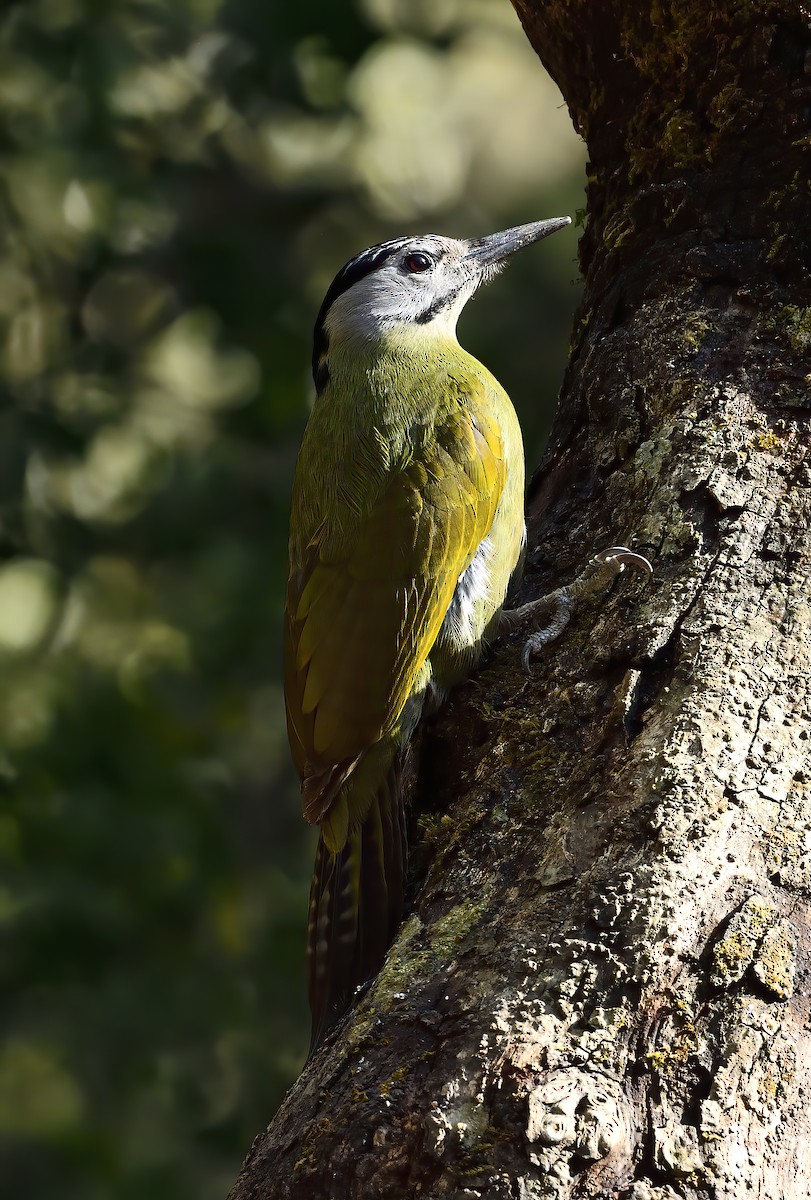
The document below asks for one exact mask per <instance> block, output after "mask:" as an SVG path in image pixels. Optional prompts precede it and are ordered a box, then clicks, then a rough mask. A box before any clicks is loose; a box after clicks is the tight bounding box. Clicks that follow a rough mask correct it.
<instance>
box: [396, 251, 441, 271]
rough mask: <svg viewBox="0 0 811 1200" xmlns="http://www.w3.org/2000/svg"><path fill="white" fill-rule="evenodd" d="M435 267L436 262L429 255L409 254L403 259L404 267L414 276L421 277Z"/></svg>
mask: <svg viewBox="0 0 811 1200" xmlns="http://www.w3.org/2000/svg"><path fill="white" fill-rule="evenodd" d="M433 265H434V260H433V259H432V258H431V257H430V256H429V255H427V254H420V253H419V252H417V253H415V254H407V255H406V256H405V258H404V259H403V266H404V267H405V269H406V270H407V271H410V272H411V274H412V275H421V274H422V272H423V271H429V270H430V269H431V267H432V266H433Z"/></svg>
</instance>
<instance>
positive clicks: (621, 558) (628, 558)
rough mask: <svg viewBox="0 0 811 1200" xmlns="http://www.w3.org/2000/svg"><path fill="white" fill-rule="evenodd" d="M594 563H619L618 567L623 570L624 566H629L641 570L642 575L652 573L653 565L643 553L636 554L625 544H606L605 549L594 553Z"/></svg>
mask: <svg viewBox="0 0 811 1200" xmlns="http://www.w3.org/2000/svg"><path fill="white" fill-rule="evenodd" d="M593 562H595V563H619V569H620V571H621V570H624V569H625V568H626V566H631V568H633V570H635V571H642V572H643V574H644V575H653V574H654V569H653V565H651V564H650V562H649V560H648V559H647V558H645V557H644V554H637V552H636V551H635V550H629V548H627V546H608V548H607V550H601V551H600V553H599V554H595V556H594V558H593Z"/></svg>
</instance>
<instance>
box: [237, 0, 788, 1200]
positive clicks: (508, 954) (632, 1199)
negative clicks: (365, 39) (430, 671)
mask: <svg viewBox="0 0 811 1200" xmlns="http://www.w3.org/2000/svg"><path fill="white" fill-rule="evenodd" d="M516 6H517V8H518V11H519V15H520V17H521V19H522V21H523V22H524V25H525V27H526V30H527V33H528V36H529V37H530V39H531V41H532V43H533V45H534V46H535V47H536V49H537V50H538V52H539V54H540V56H541V57H542V59H543V60H544V62H545V64H546V66H547V67H548V69H549V70H550V72H551V73H552V75H553V76H554V78H555V79H556V80H557V82H558V83H559V85H560V87H561V89H562V91H563V94H564V96H565V98H566V100H567V102H568V104H569V108H570V110H571V113H572V116H573V119H574V120H575V123H576V124H577V127H578V129H579V130H580V131H581V132H582V133H583V136H584V137H585V138H586V139H587V141H588V146H589V151H590V155H591V159H592V162H591V166H590V168H589V220H588V226H587V228H586V231H585V234H584V236H583V239H582V242H581V258H582V266H583V272H584V275H585V280H586V292H585V298H584V301H583V307H582V310H581V313H580V317H579V321H578V323H577V326H576V332H575V336H574V345H573V350H572V359H571V364H570V367H569V370H568V374H567V378H566V381H565V386H564V389H563V394H562V398H561V402H560V408H559V412H558V416H557V421H556V426H555V429H554V431H553V435H552V441H551V444H550V449H549V452H548V454H547V457H546V461H545V462H544V464H543V466H542V467H541V469H540V471H539V472H538V473H537V475H536V477H535V479H534V481H533V484H532V487H531V489H530V501H529V516H530V540H529V550H530V555H529V563H530V568H529V571H530V573H529V575H528V578H527V580H526V583H525V588H524V596H523V599H528V598H530V597H531V596H532V595H537V594H540V593H542V592H543V591H547V590H549V589H551V588H553V587H556V586H558V585H559V584H560V583H562V582H564V581H566V580H567V579H570V578H571V577H572V576H573V575H575V574H576V573H577V572H578V570H579V569H580V568H581V567H582V565H583V563H584V561H585V560H586V559H587V558H588V557H589V556H590V555H591V554H592V553H593V552H594V551H596V550H598V549H601V548H603V547H605V546H607V545H609V544H612V543H616V542H623V541H624V542H625V543H626V544H629V543H630V544H632V545H634V547H635V548H637V549H639V550H640V551H641V552H642V553H646V554H648V555H649V556H650V557H651V558H652V559H653V561H654V566H655V572H656V573H655V577H654V579H653V581H652V582H646V581H644V580H643V579H642V578H641V577H638V576H634V577H632V578H628V577H627V576H623V577H622V579H620V580H619V581H618V582H617V584H616V585H615V586H614V588H613V590H612V593H611V595H610V597H608V598H607V599H606V601H605V602H603V603H602V604H597V603H592V604H591V606H590V607H588V608H586V609H583V610H580V611H579V612H578V613H577V614H576V616H575V619H574V621H573V624H572V626H571V627H570V629H569V630H568V632H567V633H565V634H564V636H563V637H562V639H561V640H560V641H559V642H558V643H557V644H555V645H553V646H552V647H551V648H550V649H549V650H548V652H547V653H546V655H545V657H543V658H541V659H540V660H537V661H536V662H535V665H534V669H533V671H532V674H531V675H530V676H527V675H526V674H525V673H524V672H523V670H522V668H521V665H520V650H521V647H520V643H519V642H518V641H516V642H512V643H510V644H509V645H506V646H503V647H501V648H500V649H499V650H498V652H497V653H496V654H495V655H494V656H493V658H492V660H491V662H490V664H489V666H488V667H487V668H486V669H485V670H484V671H483V672H482V673H481V674H480V675H479V676H478V677H477V678H476V679H475V680H474V681H473V682H471V683H470V684H469V685H467V686H466V687H465V688H463V689H461V690H460V691H459V692H458V693H457V694H456V695H455V697H454V698H453V699H452V701H451V703H450V704H449V706H448V708H447V709H446V710H445V712H444V713H443V714H442V715H441V717H440V719H439V720H438V721H437V722H436V723H435V726H434V728H433V729H432V730H431V731H429V733H428V735H427V737H426V739H425V743H424V746H423V750H424V754H423V762H422V767H421V771H420V779H419V782H418V787H417V793H416V794H417V800H416V803H415V812H414V814H413V820H412V826H413V828H412V843H417V844H416V846H415V849H414V852H413V859H414V861H415V863H416V870H417V875H418V881H417V890H416V894H415V896H414V898H413V906H412V911H411V915H410V916H409V917H408V918H407V920H406V922H405V924H404V926H403V928H402V930H401V933H400V936H399V938H398V941H397V943H396V944H395V946H394V947H393V949H392V951H391V953H390V954H389V957H388V959H387V962H386V964H385V967H384V969H383V971H382V972H381V975H380V976H379V978H378V980H377V981H376V983H375V984H374V985H373V986H372V987H371V988H370V989H369V991H368V993H367V994H366V995H365V996H364V997H363V999H362V1000H361V1001H360V1003H359V1004H358V1006H357V1008H356V1010H355V1012H354V1015H353V1017H352V1019H351V1020H350V1021H349V1023H348V1024H347V1025H346V1026H345V1028H344V1030H343V1031H342V1033H341V1034H340V1036H339V1037H338V1038H337V1040H335V1041H334V1042H333V1043H332V1044H329V1045H327V1046H325V1047H324V1048H323V1050H322V1051H321V1052H320V1053H319V1054H318V1055H317V1056H316V1057H315V1058H314V1060H313V1061H312V1062H311V1063H310V1064H309V1065H308V1067H307V1068H306V1069H305V1071H304V1073H303V1074H302V1076H301V1078H300V1080H299V1081H298V1083H297V1084H296V1085H295V1087H294V1088H293V1089H292V1090H291V1092H290V1093H289V1095H288V1097H287V1099H286V1101H285V1103H284V1104H283V1106H282V1108H281V1110H280V1111H279V1113H278V1114H277V1116H276V1118H275V1120H274V1122H273V1124H272V1125H271V1126H270V1128H269V1130H268V1131H267V1132H266V1133H264V1134H262V1135H260V1136H259V1137H258V1138H257V1140H256V1142H255V1144H254V1146H253V1149H252V1150H251V1153H250V1155H249V1156H248V1159H247V1161H246V1163H245V1166H244V1168H243V1171H242V1174H241V1176H240V1178H239V1180H238V1182H237V1184H236V1186H235V1188H234V1190H233V1192H232V1200H249V1198H251V1200H254V1198H259V1197H262V1198H263V1200H269V1198H271V1197H272V1198H274V1200H275V1198H277V1197H278V1198H282V1197H285V1198H288V1197H302V1198H307V1200H318V1198H320V1197H325V1198H326V1197H329V1198H330V1200H344V1198H347V1197H358V1198H363V1200H372V1198H374V1200H388V1198H389V1197H391V1198H394V1197H398V1198H401V1197H411V1196H430V1197H446V1196H447V1197H456V1198H459V1200H461V1198H462V1197H465V1198H471V1200H472V1198H473V1197H487V1200H495V1198H499V1197H505V1198H507V1197H509V1198H512V1200H518V1198H522V1200H523V1198H525V1197H555V1198H561V1200H562V1198H563V1197H623V1198H626V1200H675V1198H676V1197H708V1198H709V1197H712V1198H713V1200H721V1198H730V1200H732V1198H733V1197H734V1198H736V1200H737V1198H738V1197H741V1196H743V1195H747V1196H752V1197H764V1198H766V1197H768V1198H769V1200H777V1198H781V1197H786V1198H792V1200H794V1198H796V1200H800V1197H807V1196H808V1195H809V1192H811V1118H810V1117H809V1099H811V1095H810V1093H811V1075H809V1067H811V1028H809V1014H808V995H809V970H810V969H811V963H810V961H809V939H810V937H811V924H810V923H809V914H810V913H811V876H809V867H810V866H811V782H810V781H811V753H810V752H809V747H810V746H811V740H809V726H810V725H811V722H810V721H809V717H811V608H810V606H809V577H810V575H811V541H810V540H809V528H810V527H811V464H810V463H809V414H811V375H809V374H808V372H809V370H811V362H810V361H809V349H811V308H810V307H809V304H811V300H809V294H808V283H807V280H808V274H807V272H808V270H809V267H811V253H810V251H809V228H811V204H809V188H808V176H809V167H808V161H807V160H808V156H809V134H808V129H809V125H808V112H809V104H810V103H811V87H810V86H809V84H811V74H809V71H811V34H810V33H809V26H808V25H807V23H806V20H805V18H807V17H808V15H809V11H808V9H807V7H806V6H805V5H804V4H801V3H800V2H799V0H775V2H773V3H772V2H769V0H765V2H764V3H759V4H754V3H750V2H748V0H656V2H655V3H653V2H652V3H651V4H650V5H649V6H648V5H644V4H640V5H638V4H632V3H627V0H601V2H600V3H594V2H593V0H516ZM539 152H541V149H540V148H539ZM428 797H430V805H429V803H428Z"/></svg>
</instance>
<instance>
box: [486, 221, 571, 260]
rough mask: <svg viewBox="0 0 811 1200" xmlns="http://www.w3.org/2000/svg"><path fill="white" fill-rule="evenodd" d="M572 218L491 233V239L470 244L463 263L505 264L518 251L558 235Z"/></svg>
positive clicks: (518, 226) (537, 222)
mask: <svg viewBox="0 0 811 1200" xmlns="http://www.w3.org/2000/svg"><path fill="white" fill-rule="evenodd" d="M571 223H572V218H571V217H552V218H551V220H549V221H531V222H530V223H529V225H516V226H515V228H514V229H502V231H501V233H491V234H490V236H489V237H483V238H477V239H476V240H475V241H473V242H469V243H468V245H469V246H470V249H469V250H468V252H467V254H465V256H464V259H463V261H464V262H469V263H471V265H473V266H476V267H490V266H495V265H496V264H497V263H500V262H503V261H504V259H505V258H509V257H510V255H511V254H515V252H516V250H523V248H524V246H531V245H532V243H533V242H539V241H540V240H541V238H545V237H548V236H549V234H550V233H556V232H557V231H558V229H564V228H565V227H566V226H567V225H571Z"/></svg>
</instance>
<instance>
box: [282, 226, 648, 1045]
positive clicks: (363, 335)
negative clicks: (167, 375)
mask: <svg viewBox="0 0 811 1200" xmlns="http://www.w3.org/2000/svg"><path fill="white" fill-rule="evenodd" d="M569 223H570V219H569V218H568V217H557V218H554V219H552V220H547V221H537V222H533V223H531V224H528V225H521V226H518V227H517V228H514V229H507V230H504V231H502V232H500V233H494V234H492V235H490V236H489V237H483V238H479V239H476V240H471V241H466V240H456V239H453V238H447V237H440V236H438V235H436V234H429V235H427V236H422V237H401V238H395V239H394V240H393V241H389V242H384V243H382V244H381V245H378V246H372V247H371V248H370V249H368V250H364V251H363V252H362V253H360V254H358V255H357V256H356V257H355V258H353V259H351V260H350V261H349V262H348V263H347V264H346V265H345V266H344V267H343V268H342V269H341V270H340V271H339V272H338V274H337V275H336V277H335V279H334V280H333V282H332V284H331V285H330V287H329V289H328V291H327V294H326V296H325V297H324V301H323V304H322V305H321V310H320V312H319V314H318V318H317V320H316V324H315V333H314V345H313V360H312V367H313V378H314V381H315V387H316V393H317V394H316V400H315V404H314V407H313V410H312V414H311V416H310V419H309V422H308V424H307V428H306V431H305V434H304V440H303V442H302V446H301V450H300V453H299V457H298V462H297V466H296V472H295V480H294V485H293V496H292V506H291V520H290V570H289V578H288V585H287V597H286V614H285V700H286V711H287V726H288V734H289V739H290V746H291V750H292V755H293V759H294V761H295V764H296V767H297V769H298V773H299V776H300V778H301V794H302V807H303V810H304V816H305V818H306V819H307V821H309V822H310V823H311V824H318V825H319V826H320V832H319V840H318V848H317V851H316V859H315V868H314V872H313V880H312V885H311V890H310V903H309V921H308V962H309V997H310V1008H311V1012H312V1046H311V1052H312V1049H314V1048H315V1047H316V1046H318V1044H319V1043H320V1042H321V1041H322V1039H323V1038H324V1036H325V1035H326V1034H327V1033H328V1032H329V1030H330V1029H331V1028H332V1027H333V1026H334V1025H335V1024H336V1023H337V1021H338V1020H339V1019H340V1018H341V1016H342V1015H343V1014H344V1012H345V1011H346V1010H347V1008H348V1007H349V1006H350V1004H351V1002H352V998H353V995H354V993H355V991H356V989H357V988H358V987H359V986H360V985H361V984H363V983H365V982H366V981H367V980H369V979H371V978H372V977H373V976H374V975H376V974H377V972H378V970H379V969H380V967H381V965H382V963H383V960H384V958H385V955H386V951H387V950H388V948H389V946H390V944H391V942H392V940H393V938H394V935H395V932H396V930H397V927H398V925H399V923H400V920H401V918H402V910H403V890H404V881H405V870H406V838H405V821H404V800H403V795H402V783H401V777H402V766H403V758H404V753H405V750H406V747H407V745H408V741H409V738H410V737H411V735H412V734H413V732H414V729H415V727H416V725H417V722H418V721H419V719H420V716H421V714H422V713H423V711H424V709H425V708H426V706H427V705H430V706H433V705H435V704H436V703H437V702H438V701H441V699H442V698H443V696H444V695H445V694H446V693H447V691H448V689H449V688H451V687H453V685H454V684H456V683H457V682H458V681H459V680H461V679H463V678H464V677H465V676H466V675H467V674H468V673H469V672H470V671H471V669H472V668H473V667H474V666H475V664H476V663H477V661H478V660H479V659H480V658H481V656H482V654H483V653H484V651H485V649H486V648H487V646H488V645H489V644H490V643H491V642H492V641H493V639H494V638H495V636H496V635H497V633H498V632H499V630H500V628H501V629H503V628H509V629H512V628H515V627H516V626H517V625H519V624H520V623H522V622H524V621H525V620H526V619H528V618H532V617H536V616H538V615H539V614H541V613H544V614H546V615H547V616H548V617H549V618H550V619H549V622H548V624H547V625H546V627H545V628H544V629H541V630H539V631H538V632H537V633H536V634H534V635H533V637H531V638H530V639H529V641H528V642H527V644H526V647H525V650H524V661H525V663H526V664H528V663H529V659H530V656H531V654H532V653H535V652H537V651H538V650H539V649H541V648H542V646H543V645H545V644H546V643H547V642H548V641H550V640H552V638H554V637H556V636H558V634H559V633H560V632H561V630H562V629H563V627H564V626H565V624H566V621H567V620H568V617H569V613H570V611H571V609H572V606H573V604H574V602H575V601H576V599H577V598H578V597H579V596H580V595H582V594H583V593H584V592H585V591H589V590H594V589H597V588H599V587H604V586H605V584H606V582H607V581H608V580H609V579H611V578H613V576H614V575H616V574H617V573H618V572H619V571H621V570H622V569H623V567H624V566H626V565H627V566H633V567H638V568H640V569H643V570H649V569H650V566H649V564H648V563H647V562H646V560H645V559H642V558H641V556H639V555H636V554H634V553H633V552H632V551H630V550H627V549H625V548H624V547H612V548H611V549H610V550H608V551H604V552H603V554H602V555H598V556H597V558H596V559H594V560H592V563H591V564H590V565H589V567H587V569H586V571H584V573H583V574H582V575H581V576H580V577H579V578H578V579H577V580H576V581H575V582H574V584H572V585H570V586H569V587H568V588H562V589H560V590H559V591H558V592H555V593H553V594H552V595H551V596H547V597H542V598H541V599H540V600H538V601H534V602H532V603H531V604H529V605H525V606H524V607H523V608H522V609H519V610H513V611H512V612H504V613H503V612H502V609H503V605H504V600H505V596H506V594H507V589H508V587H509V585H510V581H511V579H512V578H513V577H514V575H515V574H516V572H518V571H519V569H520V565H521V562H522V558H523V549H524V544H525V538H526V532H525V525H524V451H523V444H522V438H521V430H520V428H519V425H518V419H517V417H516V414H515V411H514V409H513V406H512V404H511V402H510V399H509V397H508V396H507V394H506V392H505V391H504V389H503V388H502V387H501V385H500V384H499V383H498V381H497V380H496V379H495V378H494V377H493V376H492V375H491V374H490V372H489V371H488V370H487V369H486V368H485V367H484V366H482V364H481V363H480V362H478V361H477V360H476V359H475V358H473V357H472V355H470V354H468V353H467V351H466V350H464V349H462V347H461V346H460V345H459V342H458V341H457V338H456V323H457V320H458V318H459V314H460V313H461V311H462V309H463V308H464V306H465V304H466V303H467V302H468V300H469V299H470V298H471V296H472V295H473V293H474V292H475V291H476V289H477V288H478V287H480V286H481V285H482V284H483V283H485V282H487V281H488V280H490V279H492V278H493V277H494V276H495V275H496V274H497V273H498V272H499V271H500V270H501V269H502V267H503V266H504V264H505V262H506V260H507V259H508V258H509V257H510V256H511V255H512V254H514V253H515V252H516V251H517V250H520V249H522V248H523V247H525V246H529V245H530V244H532V243H533V242H537V241H540V239H542V238H545V237H547V236H548V235H549V234H551V233H554V232H555V231H557V230H559V229H563V228H564V226H566V225H568V224H569Z"/></svg>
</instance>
